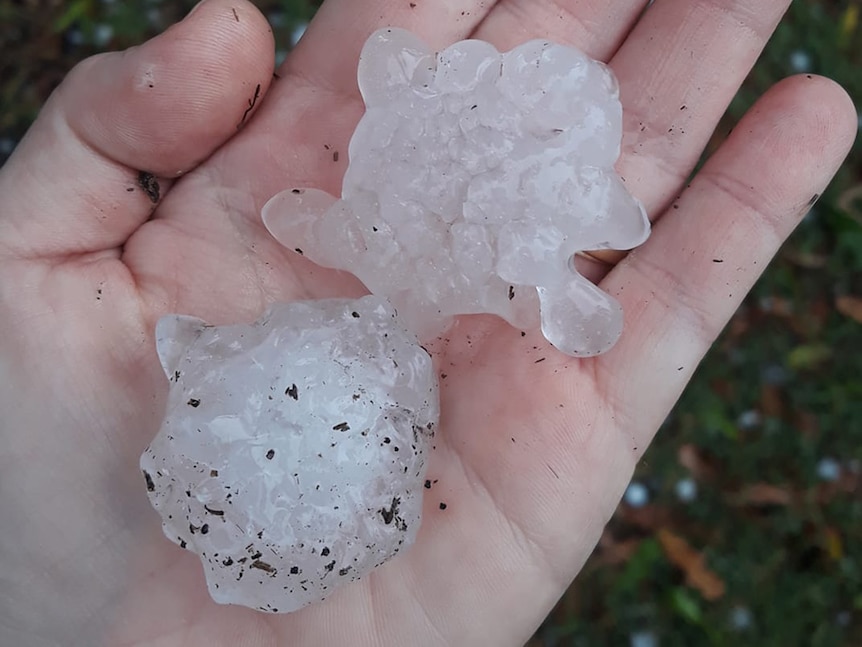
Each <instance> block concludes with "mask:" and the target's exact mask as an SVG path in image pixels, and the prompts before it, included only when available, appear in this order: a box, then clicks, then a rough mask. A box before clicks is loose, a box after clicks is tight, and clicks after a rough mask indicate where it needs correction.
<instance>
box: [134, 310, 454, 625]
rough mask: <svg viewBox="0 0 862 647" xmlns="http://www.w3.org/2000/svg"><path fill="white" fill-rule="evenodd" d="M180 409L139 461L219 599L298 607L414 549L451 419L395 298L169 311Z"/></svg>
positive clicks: (154, 496) (171, 404) (165, 333)
mask: <svg viewBox="0 0 862 647" xmlns="http://www.w3.org/2000/svg"><path fill="white" fill-rule="evenodd" d="M156 337H157V347H158V353H159V357H160V359H161V362H162V366H163V368H164V370H165V373H166V375H167V376H168V379H169V382H170V391H169V400H168V405H167V413H166V416H165V419H164V423H163V424H162V427H161V429H160V430H159V433H158V435H157V436H156V438H155V439H154V440H153V442H152V443H151V444H150V446H149V447H148V448H147V449H146V451H145V452H144V453H143V455H142V457H141V462H140V465H141V469H142V470H143V474H144V479H145V482H146V486H147V490H148V493H149V498H150V501H151V503H152V504H153V506H154V507H155V508H156V510H157V511H158V512H159V513H160V514H161V517H162V520H163V523H162V527H163V530H164V533H165V535H166V536H167V537H168V538H169V539H171V540H172V541H174V542H175V543H177V544H179V545H180V546H181V547H183V548H187V549H189V550H192V551H194V552H195V553H197V554H198V555H199V556H200V559H201V561H202V562H203V566H204V571H205V574H206V580H207V586H208V588H209V592H210V594H211V596H212V597H213V599H214V600H215V601H217V602H220V603H234V604H241V605H245V606H249V607H252V608H257V609H259V610H261V611H269V612H288V611H294V610H296V609H299V608H301V607H303V606H305V605H307V604H309V603H311V602H314V601H316V600H321V599H323V598H325V597H326V596H327V595H328V594H329V593H330V592H331V591H332V590H333V589H334V588H335V587H336V586H338V585H339V584H340V583H342V582H346V581H351V580H355V579H357V578H359V577H361V576H363V575H365V574H367V573H368V572H369V571H371V570H372V569H374V568H375V567H377V566H379V565H380V564H382V563H383V562H385V561H386V560H387V559H389V558H391V557H392V556H394V555H395V554H397V553H398V552H399V551H400V550H403V549H404V548H406V547H407V546H409V545H410V544H411V543H412V542H413V541H414V539H415V537H416V532H417V530H418V528H419V521H420V511H421V507H422V492H423V489H424V487H423V486H424V478H425V461H426V455H427V453H428V449H429V443H430V439H431V437H432V436H433V434H434V430H435V427H436V425H437V421H438V418H439V404H438V391H437V389H438V387H437V379H436V373H435V372H434V370H433V367H432V363H431V358H430V357H429V355H428V354H427V353H426V351H425V350H424V349H423V348H422V347H421V346H419V345H418V343H417V340H416V338H415V336H414V335H413V334H412V333H409V332H407V331H406V330H405V329H404V328H403V327H402V326H401V325H400V324H399V322H398V321H397V319H396V316H395V312H394V310H393V309H392V307H391V305H390V304H388V303H387V302H386V301H384V300H382V299H380V298H378V297H374V296H368V297H364V298H362V299H359V300H356V301H351V300H341V299H335V300H323V301H317V302H295V303H291V304H287V305H276V306H273V307H272V308H271V309H270V310H269V311H267V312H266V313H265V314H264V316H263V317H262V318H261V319H260V320H259V321H257V322H256V323H254V324H250V325H231V326H210V325H207V324H205V323H204V322H203V321H201V320H200V319H195V318H192V317H184V316H169V317H166V318H163V319H162V320H160V321H159V323H158V325H157V329H156Z"/></svg>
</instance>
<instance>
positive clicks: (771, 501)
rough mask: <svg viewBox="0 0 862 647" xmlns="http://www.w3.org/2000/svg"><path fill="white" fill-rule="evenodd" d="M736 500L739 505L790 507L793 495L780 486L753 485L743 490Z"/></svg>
mask: <svg viewBox="0 0 862 647" xmlns="http://www.w3.org/2000/svg"><path fill="white" fill-rule="evenodd" d="M734 499H735V503H737V505H790V503H792V501H793V494H792V493H791V492H790V491H788V490H786V489H785V488H783V487H780V486H778V485H772V484H770V483H752V484H751V485H746V486H745V487H744V488H742V490H741V491H740V492H739V494H738V495H737V496H736V497H734Z"/></svg>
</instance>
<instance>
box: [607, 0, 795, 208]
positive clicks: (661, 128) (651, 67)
mask: <svg viewBox="0 0 862 647" xmlns="http://www.w3.org/2000/svg"><path fill="white" fill-rule="evenodd" d="M788 4H789V1H788V0H762V1H761V2H757V3H751V2H748V1H747V0H730V1H728V2H715V0H694V1H692V0H665V1H663V2H657V3H655V4H654V5H652V6H651V7H650V8H649V9H648V10H647V11H646V13H645V14H644V16H643V18H642V19H641V20H640V22H638V24H637V26H636V27H635V28H634V29H633V31H632V33H631V35H630V36H629V37H628V38H627V39H626V42H625V43H624V44H623V45H622V47H621V48H620V50H619V51H618V52H617V54H616V55H615V56H614V58H613V59H612V60H611V63H610V64H611V67H612V68H613V70H614V72H615V73H616V75H617V77H618V79H619V82H620V96H621V99H622V102H623V108H624V113H623V114H624V122H623V123H624V125H623V132H624V138H623V147H622V156H621V159H620V162H619V164H618V165H617V168H618V170H619V171H620V174H621V175H622V176H623V177H624V178H625V181H626V185H627V186H628V188H629V191H631V192H632V193H633V194H634V195H636V196H637V197H638V198H639V199H640V200H641V201H643V202H644V205H645V206H646V208H647V211H648V212H649V213H650V214H651V215H652V216H653V217H655V216H656V214H658V213H661V211H662V209H663V208H664V207H665V206H667V204H668V202H669V201H670V200H671V199H672V198H673V197H674V196H675V195H676V193H677V192H678V191H679V189H680V187H681V186H682V185H683V183H684V182H685V180H686V178H687V177H688V175H689V174H690V173H691V170H692V169H693V168H694V165H695V164H696V163H697V160H698V158H699V157H700V155H701V152H702V151H703V149H704V147H705V146H706V143H707V141H708V140H709V137H710V136H711V135H712V132H713V130H714V128H715V125H716V124H717V123H718V120H719V119H720V118H721V115H722V114H723V113H724V111H725V110H726V109H727V106H728V105H729V104H730V101H731V99H732V98H733V96H734V94H735V93H736V91H737V90H738V89H739V86H740V85H741V84H742V81H743V80H744V79H745V77H746V76H747V75H748V72H749V71H750V70H751V68H752V66H753V65H754V63H755V61H756V60H757V57H758V56H759V55H760V52H761V51H762V50H763V47H764V45H765V44H766V41H767V40H768V39H769V37H770V35H771V34H772V32H773V31H774V30H775V27H776V25H777V24H778V22H779V20H780V19H781V16H782V14H783V13H784V11H785V10H786V8H787V5H788Z"/></svg>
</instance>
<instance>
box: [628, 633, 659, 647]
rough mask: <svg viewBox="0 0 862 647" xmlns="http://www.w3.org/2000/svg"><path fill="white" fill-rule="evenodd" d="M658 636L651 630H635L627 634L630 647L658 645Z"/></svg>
mask: <svg viewBox="0 0 862 647" xmlns="http://www.w3.org/2000/svg"><path fill="white" fill-rule="evenodd" d="M658 644H659V642H658V638H656V635H655V634H654V633H653V632H652V631H636V632H634V633H632V634H631V635H630V636H629V645H630V646H631V647H658Z"/></svg>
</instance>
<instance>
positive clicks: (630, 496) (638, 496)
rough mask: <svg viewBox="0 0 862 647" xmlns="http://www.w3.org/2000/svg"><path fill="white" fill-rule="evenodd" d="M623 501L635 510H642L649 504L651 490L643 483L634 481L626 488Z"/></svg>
mask: <svg viewBox="0 0 862 647" xmlns="http://www.w3.org/2000/svg"><path fill="white" fill-rule="evenodd" d="M623 500H624V501H625V502H626V503H627V504H629V505H630V506H631V507H633V508H642V507H644V506H645V505H646V504H647V503H649V490H648V489H647V487H646V485H644V484H643V483H638V482H637V481H633V482H631V483H630V484H629V486H628V487H627V488H626V492H625V494H624V495H623Z"/></svg>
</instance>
